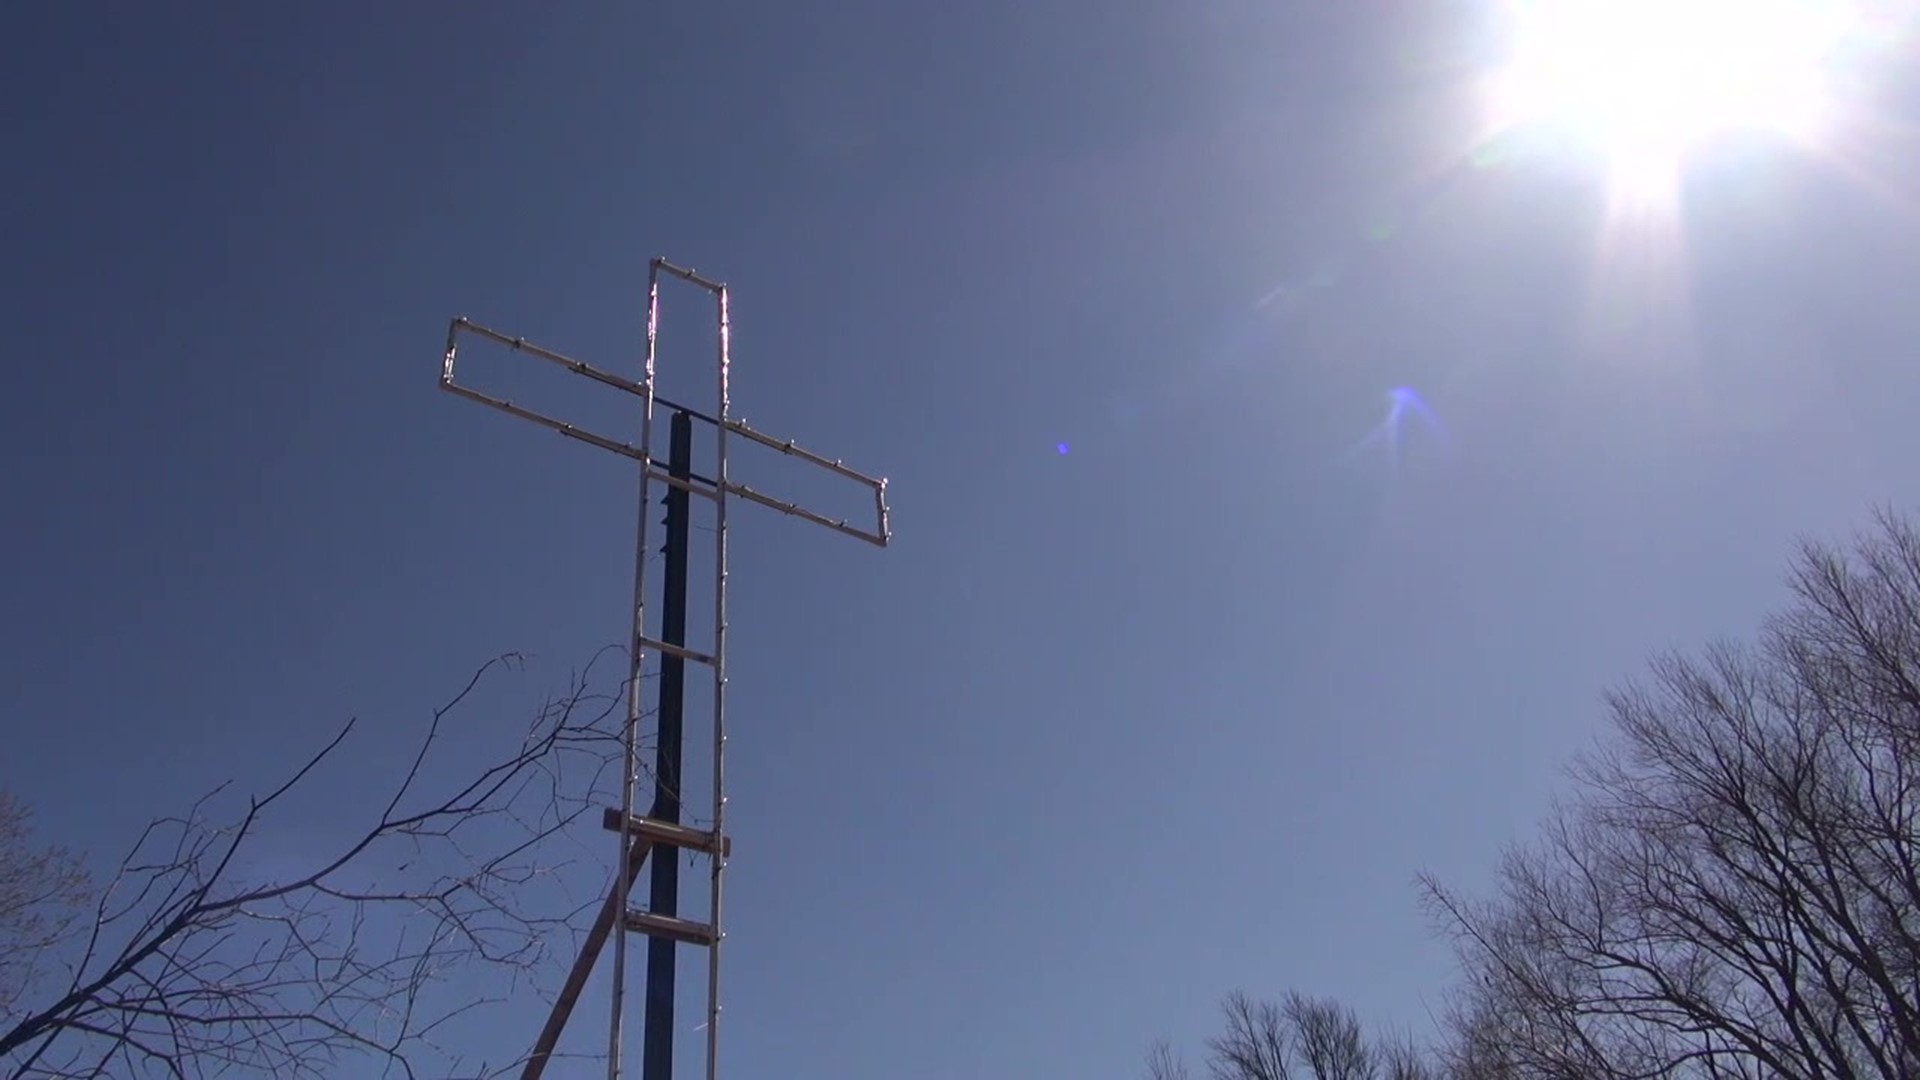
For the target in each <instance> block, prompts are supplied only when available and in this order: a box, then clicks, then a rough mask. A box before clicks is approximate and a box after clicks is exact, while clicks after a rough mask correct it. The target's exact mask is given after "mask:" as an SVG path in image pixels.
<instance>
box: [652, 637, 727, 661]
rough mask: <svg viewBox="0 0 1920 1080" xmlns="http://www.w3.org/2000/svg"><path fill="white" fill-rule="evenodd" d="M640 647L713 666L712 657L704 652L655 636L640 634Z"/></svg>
mask: <svg viewBox="0 0 1920 1080" xmlns="http://www.w3.org/2000/svg"><path fill="white" fill-rule="evenodd" d="M640 647H641V648H643V649H652V650H653V651H654V652H657V653H662V654H664V655H667V656H677V657H679V658H680V659H682V660H691V661H693V662H694V663H696V664H705V665H707V666H708V667H712V666H713V657H711V656H708V655H707V654H706V653H703V652H694V651H693V650H692V649H689V648H686V647H685V646H681V645H669V644H667V643H666V642H664V641H661V640H659V639H657V638H650V637H648V636H646V635H645V634H642V635H640Z"/></svg>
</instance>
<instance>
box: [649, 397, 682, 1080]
mask: <svg viewBox="0 0 1920 1080" xmlns="http://www.w3.org/2000/svg"><path fill="white" fill-rule="evenodd" d="M667 474H668V475H669V476H671V477H674V478H676V479H679V480H682V481H685V480H686V479H687V478H688V477H690V476H692V475H693V418H692V417H690V416H688V415H687V414H686V413H684V412H680V411H675V412H674V414H673V422H672V427H671V430H670V433H669V436H668V449H667ZM666 502H667V536H666V543H665V544H664V545H662V550H663V551H664V553H665V556H666V559H665V561H666V592H665V595H664V596H663V597H662V598H661V603H660V637H661V640H663V641H665V642H666V643H667V644H668V645H676V646H679V647H681V648H683V649H684V648H685V647H686V644H687V546H688V543H687V541H688V534H689V532H690V526H691V524H692V523H691V522H690V521H689V518H690V517H691V516H692V513H691V511H692V508H691V507H690V506H689V505H688V503H689V500H688V498H687V491H686V489H685V488H684V487H679V486H674V485H669V486H668V487H667V499H666ZM686 689H687V662H686V660H684V659H682V658H681V657H678V656H675V655H673V654H672V653H664V654H662V656H661V658H660V712H659V719H660V739H659V743H658V745H657V746H656V747H655V749H654V766H653V767H654V794H653V809H652V810H650V811H649V812H648V814H647V816H648V817H651V818H653V819H654V820H656V821H665V822H670V823H672V824H675V825H677V824H679V823H680V803H681V788H680V784H681V775H682V773H681V768H680V765H681V757H682V744H683V741H684V725H683V719H684V716H685V712H686ZM652 871H653V880H652V890H651V893H650V894H649V896H648V900H647V910H648V911H649V912H651V913H652V914H655V915H666V916H670V917H671V916H677V915H679V913H680V853H679V852H678V851H676V850H674V848H673V847H672V845H669V844H656V845H654V849H653V867H652ZM676 947H677V946H676V944H675V943H674V942H673V941H671V940H668V939H667V938H663V937H649V938H648V939H647V998H646V1002H647V1004H646V1026H645V1029H644V1040H645V1041H644V1043H643V1048H642V1050H641V1055H642V1056H641V1064H640V1076H641V1080H673V993H674V959H675V957H674V950H675V948H676Z"/></svg>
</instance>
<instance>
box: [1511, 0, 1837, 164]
mask: <svg viewBox="0 0 1920 1080" xmlns="http://www.w3.org/2000/svg"><path fill="white" fill-rule="evenodd" d="M1508 6H1509V8H1510V10H1511V14H1512V16H1513V18H1512V21H1511V23H1510V27H1511V31H1512V37H1511V39H1510V43H1511V48H1510V50H1509V52H1508V55H1507V63H1506V64H1505V66H1504V67H1503V68H1501V69H1500V70H1499V71H1498V72H1497V74H1496V76H1495V79H1494V93H1495V104H1494V108H1495V112H1496V114H1497V115H1496V117H1495V122H1496V124H1497V125H1498V126H1500V127H1503V128H1506V127H1515V126H1521V125H1533V124H1551V125H1554V126H1556V127H1559V128H1561V129H1563V130H1565V131H1566V132H1568V133H1570V134H1572V135H1573V136H1575V137H1576V138H1578V139H1580V140H1582V141H1584V142H1587V143H1589V144H1590V145H1591V146H1592V147H1593V148H1594V149H1596V150H1598V151H1599V152H1601V153H1603V154H1605V155H1606V156H1607V157H1608V158H1610V159H1611V160H1612V162H1613V163H1614V165H1615V166H1616V167H1626V168H1630V169H1646V168H1663V167H1676V166H1677V164H1678V161H1679V159H1680V157H1681V156H1682V155H1684V154H1685V153H1686V152H1687V151H1688V150H1689V149H1690V148H1692V147H1694V146H1695V145H1696V144H1698V143H1700V142H1701V141H1702V140H1704V139H1706V138H1708V137H1710V136H1714V135H1717V134H1721V133H1723V132H1727V131H1730V130H1736V129H1749V130H1761V131H1767V132H1772V133H1777V134H1780V135H1785V136H1790V137H1795V138H1812V137H1815V136H1816V135H1817V134H1818V129H1819V127H1820V125H1821V122H1822V120H1823V117H1824V114H1825V110H1826V106H1827V104H1828V97H1829V94H1830V86H1829V82H1830V78H1829V71H1830V69H1831V67H1832V62H1833V53H1834V51H1835V46H1836V44H1837V43H1838V42H1839V41H1840V39H1841V37H1842V35H1843V34H1844V32H1845V31H1846V29H1847V27H1848V25H1849V22H1850V18H1849V12H1848V10H1847V8H1848V5H1846V4H1845V3H1844V2H1842V0H1509V3H1508Z"/></svg>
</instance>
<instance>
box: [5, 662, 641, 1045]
mask: <svg viewBox="0 0 1920 1080" xmlns="http://www.w3.org/2000/svg"><path fill="white" fill-rule="evenodd" d="M515 660H516V658H515V657H511V656H509V657H502V658H499V659H497V660H495V661H493V662H490V663H489V664H487V665H485V666H483V667H482V668H481V669H480V670H479V671H478V672H476V673H475V674H474V676H473V678H472V680H470V681H469V682H468V683H467V685H466V686H465V687H464V688H463V689H462V690H461V691H460V692H459V693H458V694H457V695H455V696H454V698H453V699H452V700H451V701H450V702H448V703H447V704H446V705H445V706H444V707H442V708H440V709H438V710H436V711H435V712H434V714H433V718H432V721H431V723H429V724H428V725H427V728H426V731H425V733H424V735H423V737H422V738H421V740H420V742H419V744H418V747H417V750H416V752H415V754H414V755H413V757H412V758H411V760H410V761H409V762H408V763H407V767H406V768H405V770H404V773H403V775H402V776H401V777H400V778H399V779H398V781H397V782H396V783H395V784H394V785H393V787H392V789H391V790H390V791H389V792H388V793H387V797H385V798H384V800H381V801H377V802H375V803H374V804H373V805H372V806H371V807H370V812H369V813H368V814H367V815H366V818H367V820H366V821H365V822H364V824H362V825H359V826H355V827H353V830H352V831H351V832H350V834H349V835H348V836H347V837H346V838H345V839H344V840H343V841H342V842H341V843H340V844H339V846H338V847H336V848H334V849H333V850H331V851H329V852H326V853H325V854H321V855H319V856H317V857H314V858H312V859H311V860H310V861H308V862H307V864H306V865H305V866H304V867H302V868H300V869H296V870H293V871H291V872H277V873H276V872H270V871H268V870H263V869H260V864H262V863H265V864H266V865H268V866H271V865H274V864H276V863H278V864H284V863H285V862H286V855H285V852H284V851H283V850H281V849H279V848H277V847H276V846H275V844H274V840H273V839H272V833H271V828H272V826H271V825H270V819H271V818H273V817H274V813H275V811H276V810H281V809H283V808H285V807H286V805H287V804H288V803H289V802H290V801H291V800H292V799H293V797H294V793H295V791H296V790H297V789H300V788H301V786H302V784H303V782H305V781H308V780H309V779H310V778H311V777H313V776H314V775H315V774H316V772H317V771H319V770H321V769H322V768H323V767H326V766H331V765H337V764H339V763H340V759H341V757H342V754H343V751H342V748H343V747H344V746H345V745H346V743H347V739H348V737H349V735H351V734H352V731H353V728H354V725H353V724H352V723H348V724H347V725H346V726H345V727H343V728H342V729H341V730H340V731H339V732H338V733H337V734H335V735H334V737H333V738H332V739H331V740H330V741H328V742H327V743H326V744H325V745H324V746H323V747H321V748H320V750H319V751H318V752H317V753H315V754H314V755H313V756H312V757H311V758H310V759H309V760H307V761H306V762H305V763H304V764H303V765H301V766H300V767H299V768H298V769H296V770H294V771H293V772H292V774H291V775H290V776H289V777H288V778H287V779H285V780H284V782H281V783H279V784H277V785H274V786H272V787H270V788H269V789H268V790H266V791H265V792H264V793H263V794H258V795H254V796H251V797H249V798H247V799H246V800H245V801H244V807H243V808H240V809H237V810H236V811H235V812H234V815H233V817H232V819H230V820H228V821H226V822H224V823H219V822H217V821H216V816H215V814H214V810H213V808H214V806H215V805H216V803H217V801H218V798H219V793H216V794H215V795H211V796H209V797H207V798H205V799H202V800H201V801H200V802H199V803H196V804H195V806H194V807H193V809H192V810H191V811H190V812H188V813H187V814H185V815H184V816H180V817H168V818H160V819H157V820H155V821H153V822H152V823H151V824H149V825H148V826H147V827H146V829H145V830H144V831H143V832H142V833H141V834H140V836H139V838H138V840H137V842H136V843H135V844H134V845H133V847H132V849H131V851H130V852H129V853H128V854H127V856H126V857H125V859H124V860H122V861H121V863H120V865H119V869H118V871H117V872H116V873H115V874H114V875H113V877H112V880H111V881H109V882H107V883H106V884H105V886H104V887H103V888H102V889H101V890H99V892H98V895H97V898H96V899H95V901H94V903H93V904H92V906H91V910H90V913H89V915H88V917H87V919H86V920H85V923H84V925H83V927H82V932H81V933H79V934H78V935H76V936H75V938H74V940H73V941H72V943H71V946H70V947H69V948H66V949H65V950H56V952H57V953H58V954H59V955H60V957H61V959H62V960H63V961H64V965H65V966H64V970H63V971H62V972H61V973H60V974H59V975H58V977H54V976H53V975H52V974H51V973H47V972H44V971H43V972H42V973H41V975H40V977H37V978H35V979H33V980H31V981H30V982H29V983H28V984H27V985H26V986H25V987H24V989H25V991H26V995H25V996H24V997H23V998H22V999H21V1004H20V1007H19V1008H17V1009H15V1010H13V1011H11V1012H9V1013H8V1014H7V1015H6V1016H5V1026H4V1027H0V1067H4V1070H5V1073H6V1075H10V1076H12V1077H15V1078H26V1077H55V1076H59V1077H67V1076H105V1075H112V1076H120V1077H140V1076H165V1077H175V1078H183V1077H190V1076H210V1075H220V1074H227V1073H240V1074H245V1075H261V1076H266V1075H271V1076H277V1077H306V1076H318V1075H322V1074H325V1073H330V1072H332V1071H334V1070H336V1069H342V1070H344V1071H348V1072H352V1073H354V1074H356V1075H374V1074H378V1075H387V1074H393V1075H405V1076H413V1075H415V1074H416V1071H417V1070H418V1071H428V1070H429V1069H431V1071H433V1072H435V1073H436V1074H440V1075H445V1074H446V1073H444V1072H442V1071H441V1070H451V1069H452V1068H456V1067H457V1068H460V1069H462V1070H463V1071H464V1073H465V1074H466V1075H473V1074H474V1073H475V1072H476V1071H479V1072H485V1067H484V1064H482V1065H475V1064H474V1063H471V1062H463V1061H461V1060H460V1055H459V1054H458V1053H456V1052H453V1051H450V1050H447V1049H446V1048H444V1047H440V1046H437V1045H436V1043H435V1035H436V1033H437V1032H439V1031H441V1030H443V1028H444V1027H445V1025H447V1024H449V1023H450V1022H451V1021H452V1020H453V1019H454V1018H456V1017H460V1016H462V1015H463V1014H465V1013H466V1012H467V1011H468V1010H470V1009H473V1008H475V1007H477V1006H478V1005H479V1004H481V1003H482V1000H483V996H484V994H485V993H486V990H485V989H484V988H485V987H488V986H495V987H496V989H497V988H499V987H504V986H507V985H510V981H511V980H513V979H516V978H520V977H523V976H524V975H526V974H527V973H528V972H530V971H532V970H533V969H534V967H535V966H536V965H537V964H538V963H539V962H540V961H541V960H542V959H543V956H544V949H545V946H546V944H547V943H548V941H549V940H550V939H552V938H553V937H555V936H558V937H560V938H562V939H564V937H565V935H564V934H563V933H560V934H556V932H557V931H563V930H564V929H565V927H566V925H567V920H568V919H569V918H570V917H572V916H573V915H575V914H576V913H577V912H578V911H580V910H582V909H584V908H585V907H586V906H588V905H587V904H584V903H578V902H576V901H574V900H572V899H571V898H565V897H564V890H561V889H559V888H557V887H555V886H554V883H553V882H552V881H551V875H552V874H553V873H554V872H555V870H556V868H557V866H558V865H559V864H558V863H557V862H555V861H554V856H553V855H551V854H549V853H547V851H546V847H547V842H548V841H550V840H553V839H555V838H558V837H560V836H561V833H562V830H564V829H565V828H566V827H567V826H568V825H570V824H572V823H573V822H574V820H575V819H576V818H577V817H579V815H580V814H581V813H582V812H584V811H586V810H587V809H589V807H590V806H591V804H592V802H593V801H594V796H595V794H596V791H597V789H598V788H599V787H600V784H601V780H602V778H603V777H604V776H607V775H608V765H609V763H610V762H611V761H612V760H613V753H612V751H613V748H614V747H615V746H617V740H618V736H619V731H620V727H619V725H620V719H619V716H618V714H617V713H616V710H615V709H614V706H615V704H616V703H617V700H618V695H617V694H616V695H605V694H599V693H595V692H593V691H592V690H590V689H589V680H588V677H587V675H588V673H590V672H591V670H592V665H589V667H588V670H587V672H586V673H582V674H580V675H578V676H577V677H576V678H575V680H574V681H573V683H572V684H571V685H570V687H569V689H568V691H567V692H566V693H565V694H563V695H562V696H560V697H559V698H557V699H554V700H551V701H549V702H548V703H547V704H546V705H545V706H544V707H543V708H542V709H540V710H539V712H538V714H537V715H536V717H535V718H534V720H533V722H532V723H531V724H530V725H529V727H528V728H527V729H526V731H525V733H524V736H523V737H522V738H521V739H520V741H519V745H518V746H515V747H511V748H509V749H507V750H506V752H504V753H503V754H501V755H499V756H498V757H496V758H494V759H493V760H491V761H490V762H488V763H485V764H482V765H480V766H478V767H476V768H473V769H471V771H462V772H460V773H458V774H457V776H456V778H453V779H447V780H444V781H443V780H442V779H440V777H441V775H442V774H444V773H447V772H448V769H447V768H445V767H443V766H442V764H441V762H440V760H439V757H438V755H436V754H435V751H436V750H441V749H442V744H443V743H444V741H445V734H446V729H447V727H448V726H449V725H450V723H451V721H452V719H453V717H454V715H455V711H456V710H458V709H460V707H461V706H462V705H464V704H467V703H468V702H469V699H470V697H471V695H472V694H473V692H474V690H475V689H476V687H477V686H478V685H479V683H480V682H481V680H482V678H483V677H485V676H486V675H488V674H489V673H491V672H493V671H495V670H497V669H499V668H501V667H503V666H508V665H512V664H513V663H514V662H515ZM342 816H343V817H345V818H347V819H349V820H350V819H351V817H352V816H354V812H353V811H352V810H351V809H347V810H343V811H342ZM596 883H597V882H596ZM563 898H564V900H565V902H561V901H562V900H563ZM595 900H597V898H595ZM488 972H491V973H492V974H493V975H496V976H499V977H500V978H498V979H495V980H493V981H492V982H489V981H488V980H487V979H486V978H483V975H485V974H486V973H488ZM455 973H457V974H458V975H459V976H460V984H459V986H458V987H457V988H454V987H447V986H445V985H444V982H445V980H446V979H447V977H449V976H450V975H453V974H455ZM356 1059H371V1060H370V1061H362V1063H361V1064H360V1065H350V1064H349V1063H351V1062H353V1061H355V1060H356ZM427 1062H432V1065H431V1066H429V1065H428V1064H427ZM369 1066H371V1067H369Z"/></svg>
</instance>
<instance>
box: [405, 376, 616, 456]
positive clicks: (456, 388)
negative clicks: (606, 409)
mask: <svg viewBox="0 0 1920 1080" xmlns="http://www.w3.org/2000/svg"><path fill="white" fill-rule="evenodd" d="M440 389H442V390H445V391H446V392H448V393H450V394H457V395H459V396H460V397H463V398H466V399H467V400H468V401H477V402H479V403H480V404H482V405H486V406H488V407H490V408H495V409H499V410H500V411H501V412H503V413H506V414H507V415H508V416H517V417H519V418H520V419H522V420H530V421H532V422H533V423H536V424H539V425H540V426H541V427H544V428H551V429H553V430H554V431H557V432H559V433H560V434H562V435H565V436H566V437H567V438H569V439H578V440H579V441H581V442H583V443H586V444H587V445H589V446H597V447H599V448H600V449H602V450H607V451H611V452H612V453H615V454H620V455H622V456H623V457H630V458H632V459H634V460H635V461H646V460H647V455H646V452H645V451H643V450H641V449H640V448H639V447H637V446H635V445H633V444H632V443H623V442H621V441H619V440H618V439H609V438H607V437H606V436H604V435H595V434H594V433H593V432H591V431H587V430H584V429H582V428H578V427H575V426H574V425H572V424H569V423H567V422H566V421H565V420H556V419H554V418H553V417H551V416H548V415H546V414H545V413H537V412H534V411H533V410H532V409H529V408H526V407H525V406H522V405H515V404H514V403H513V402H511V401H508V400H506V399H505V398H497V397H492V396H490V395H488V394H483V393H481V392H480V391H478V390H474V389H472V388H470V387H465V386H461V385H459V384H457V383H450V382H445V381H442V382H441V383H440Z"/></svg>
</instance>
